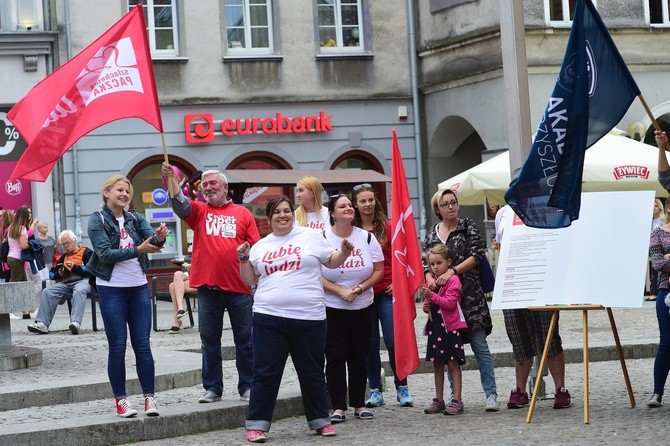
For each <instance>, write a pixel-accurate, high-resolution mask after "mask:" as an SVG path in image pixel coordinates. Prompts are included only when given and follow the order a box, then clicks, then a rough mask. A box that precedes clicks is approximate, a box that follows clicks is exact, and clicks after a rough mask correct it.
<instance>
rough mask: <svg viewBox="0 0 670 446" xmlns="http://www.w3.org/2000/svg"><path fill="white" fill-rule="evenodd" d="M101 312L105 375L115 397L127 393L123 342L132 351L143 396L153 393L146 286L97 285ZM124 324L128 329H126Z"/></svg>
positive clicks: (121, 396) (148, 297)
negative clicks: (105, 347)
mask: <svg viewBox="0 0 670 446" xmlns="http://www.w3.org/2000/svg"><path fill="white" fill-rule="evenodd" d="M98 295H99V296H100V314H101V315H102V321H103V322H104V324H105V335H107V342H108V343H109V354H108V359H107V374H108V375H109V382H110V384H111V385H112V392H113V393H114V396H115V397H116V398H124V397H125V396H126V362H125V360H126V342H127V340H128V332H130V344H131V345H132V347H133V351H134V352H135V363H136V365H135V367H136V369H137V377H138V378H139V380H140V386H141V387H142V393H144V395H153V394H154V380H155V374H154V358H153V355H152V354H151V343H150V342H149V335H150V333H151V297H150V296H149V286H148V285H146V284H145V285H141V286H136V287H127V288H125V287H124V288H118V287H109V286H102V285H99V286H98ZM126 327H127V328H126Z"/></svg>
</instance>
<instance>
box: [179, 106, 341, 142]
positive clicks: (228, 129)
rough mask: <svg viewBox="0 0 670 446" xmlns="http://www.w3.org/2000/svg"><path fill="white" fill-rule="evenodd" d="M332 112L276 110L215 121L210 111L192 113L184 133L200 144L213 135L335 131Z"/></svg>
mask: <svg viewBox="0 0 670 446" xmlns="http://www.w3.org/2000/svg"><path fill="white" fill-rule="evenodd" d="M331 119H333V116H332V115H327V114H326V113H325V112H324V111H319V114H318V115H312V116H292V117H290V116H284V115H282V114H281V113H276V114H275V115H274V116H268V117H265V118H256V117H249V118H225V119H222V120H219V121H215V120H214V117H213V116H212V114H211V113H193V114H187V115H184V135H185V136H186V142H187V143H189V144H201V143H206V142H212V141H214V136H215V135H216V134H220V135H223V136H226V137H228V136H248V135H256V134H259V133H265V134H268V135H272V134H277V133H279V134H285V133H312V132H332V131H333V126H332V124H331V123H330V121H331Z"/></svg>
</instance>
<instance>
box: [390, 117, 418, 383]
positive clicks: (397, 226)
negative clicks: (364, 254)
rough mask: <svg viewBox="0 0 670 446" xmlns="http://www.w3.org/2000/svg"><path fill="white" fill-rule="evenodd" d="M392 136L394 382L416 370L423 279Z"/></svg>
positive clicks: (410, 207) (403, 171) (401, 172)
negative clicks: (416, 327)
mask: <svg viewBox="0 0 670 446" xmlns="http://www.w3.org/2000/svg"><path fill="white" fill-rule="evenodd" d="M392 133H393V160H392V170H391V225H392V226H393V236H392V238H391V252H392V255H393V258H392V259H391V260H392V271H393V332H394V339H395V341H394V342H395V368H396V373H397V375H398V379H401V380H402V379H405V378H406V377H407V375H409V374H410V373H412V372H413V371H414V370H416V369H417V368H419V350H418V348H417V345H416V333H415V331H414V319H415V318H416V304H415V302H414V294H415V293H416V291H417V290H418V289H419V287H420V286H421V284H422V283H423V282H424V280H423V266H422V264H421V250H420V249H419V241H418V239H417V237H416V227H415V226H414V213H413V212H412V202H411V201H410V199H409V191H408V190H407V177H406V176H405V168H404V166H403V164H402V155H401V154H400V148H399V147H398V136H397V135H396V132H395V129H394V130H392Z"/></svg>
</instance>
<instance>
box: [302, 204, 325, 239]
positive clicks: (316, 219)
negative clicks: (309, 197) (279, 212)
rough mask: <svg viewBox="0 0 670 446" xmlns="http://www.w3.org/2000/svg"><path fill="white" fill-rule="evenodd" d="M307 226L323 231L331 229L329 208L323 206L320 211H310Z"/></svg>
mask: <svg viewBox="0 0 670 446" xmlns="http://www.w3.org/2000/svg"><path fill="white" fill-rule="evenodd" d="M305 226H306V227H308V228H311V229H318V230H319V232H321V233H323V232H324V231H326V230H327V229H330V214H329V213H328V208H327V207H325V206H322V207H321V210H320V211H319V212H316V211H315V212H308V213H307V224H306V225H305Z"/></svg>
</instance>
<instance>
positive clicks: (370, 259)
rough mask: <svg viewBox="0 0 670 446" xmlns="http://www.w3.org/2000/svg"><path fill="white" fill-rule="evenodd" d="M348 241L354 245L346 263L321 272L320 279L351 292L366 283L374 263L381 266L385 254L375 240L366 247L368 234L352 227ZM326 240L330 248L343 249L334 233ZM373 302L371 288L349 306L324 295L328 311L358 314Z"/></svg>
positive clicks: (373, 238) (372, 238)
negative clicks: (334, 309) (353, 311)
mask: <svg viewBox="0 0 670 446" xmlns="http://www.w3.org/2000/svg"><path fill="white" fill-rule="evenodd" d="M347 238H348V240H349V241H350V242H351V243H352V244H353V245H354V249H353V250H352V251H351V254H350V255H349V257H347V260H345V261H344V263H343V264H342V265H341V266H340V267H339V268H335V269H328V268H326V267H322V268H321V274H323V277H325V278H326V279H328V280H330V281H331V282H333V283H336V284H338V285H340V286H343V287H349V288H353V287H355V286H356V285H359V284H360V283H361V282H363V281H365V280H366V279H367V278H368V277H370V276H371V275H372V271H373V269H374V265H373V263H375V262H383V261H384V254H383V253H382V247H381V246H380V245H379V242H378V241H377V238H376V237H375V236H372V237H370V242H369V243H368V231H366V230H364V229H361V228H357V227H354V228H353V232H352V233H351V236H350V237H347ZM326 240H328V243H329V244H330V246H331V247H332V248H335V247H337V248H338V249H339V248H340V246H341V245H342V239H341V238H340V237H338V236H336V235H335V234H334V233H333V231H326ZM373 300H374V291H373V290H372V287H370V288H368V289H367V290H365V291H364V292H363V293H361V294H360V295H359V296H358V297H357V298H356V299H354V301H353V302H348V301H346V300H344V299H342V298H340V296H338V295H336V294H331V293H329V292H328V291H326V306H328V307H330V308H340V309H342V310H360V309H363V308H367V307H368V306H370V305H371V304H372V301H373Z"/></svg>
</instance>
